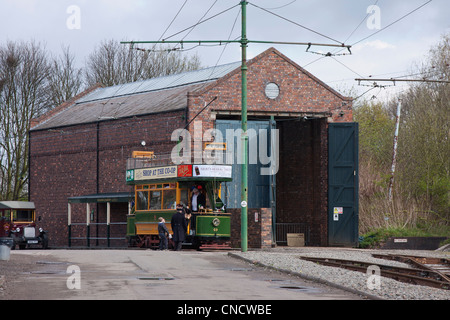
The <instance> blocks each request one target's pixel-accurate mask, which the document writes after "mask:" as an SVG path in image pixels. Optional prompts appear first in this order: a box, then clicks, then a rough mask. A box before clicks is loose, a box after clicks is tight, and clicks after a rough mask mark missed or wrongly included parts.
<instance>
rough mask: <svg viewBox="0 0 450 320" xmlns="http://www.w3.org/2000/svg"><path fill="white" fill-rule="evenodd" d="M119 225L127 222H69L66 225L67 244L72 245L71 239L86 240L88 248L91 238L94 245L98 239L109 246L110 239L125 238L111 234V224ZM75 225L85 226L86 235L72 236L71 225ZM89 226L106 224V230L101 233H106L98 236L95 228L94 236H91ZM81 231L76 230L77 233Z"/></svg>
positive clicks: (124, 238) (97, 244)
mask: <svg viewBox="0 0 450 320" xmlns="http://www.w3.org/2000/svg"><path fill="white" fill-rule="evenodd" d="M121 225H125V226H126V225H127V222H110V223H109V224H108V223H106V222H105V223H101V222H100V223H98V222H92V223H89V224H86V222H84V223H71V224H70V225H68V245H69V248H70V247H72V241H74V240H75V241H85V242H86V247H88V248H90V247H91V240H96V241H97V243H96V246H99V243H98V240H106V245H107V247H108V248H109V247H111V240H126V237H125V236H123V237H119V236H111V226H121ZM76 226H85V227H86V230H85V235H86V236H84V237H83V236H75V237H74V236H72V234H73V233H74V230H73V227H76ZM91 226H106V231H104V232H103V234H105V233H106V235H104V236H98V235H99V232H98V231H97V230H96V232H95V233H96V236H92V235H91V231H92V230H91ZM82 233H83V232H82V231H81V232H77V234H78V235H81V234H82Z"/></svg>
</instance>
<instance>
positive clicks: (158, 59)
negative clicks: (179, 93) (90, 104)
mask: <svg viewBox="0 0 450 320" xmlns="http://www.w3.org/2000/svg"><path fill="white" fill-rule="evenodd" d="M199 68H200V60H199V57H198V56H197V55H194V56H192V57H188V56H183V55H182V53H180V52H174V51H170V50H165V49H164V48H160V49H157V50H154V51H145V50H144V51H141V50H135V49H132V48H130V47H129V46H125V45H121V44H120V43H119V42H117V41H115V40H109V41H103V42H102V43H101V44H100V46H99V47H98V48H96V49H95V50H94V52H93V53H92V54H91V55H89V57H88V59H87V62H86V68H85V77H86V82H87V84H88V85H89V86H91V85H94V84H95V83H102V84H104V85H105V86H113V85H117V84H122V83H127V82H134V81H139V80H145V79H150V78H154V77H159V76H165V75H169V74H173V73H179V72H183V71H190V70H196V69H199Z"/></svg>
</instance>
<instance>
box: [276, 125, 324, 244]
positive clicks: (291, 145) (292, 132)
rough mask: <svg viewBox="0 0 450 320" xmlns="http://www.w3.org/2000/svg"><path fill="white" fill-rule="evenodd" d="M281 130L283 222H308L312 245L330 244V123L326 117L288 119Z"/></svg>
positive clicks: (279, 178)
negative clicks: (328, 170) (328, 236)
mask: <svg viewBox="0 0 450 320" xmlns="http://www.w3.org/2000/svg"><path fill="white" fill-rule="evenodd" d="M278 128H279V130H280V150H282V153H281V154H280V169H279V171H278V174H277V178H276V179H277V213H276V221H277V222H279V223H307V224H308V226H309V227H310V244H311V245H316V246H317V245H320V246H325V245H327V201H328V195H327V190H328V183H327V181H328V175H327V165H328V161H327V130H326V128H327V123H326V119H321V120H307V121H286V122H280V123H278Z"/></svg>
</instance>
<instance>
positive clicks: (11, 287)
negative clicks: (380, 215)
mask: <svg viewBox="0 0 450 320" xmlns="http://www.w3.org/2000/svg"><path fill="white" fill-rule="evenodd" d="M0 275H4V277H3V278H4V280H5V281H4V285H3V289H2V290H1V291H0V300H3V299H6V300H15V299H27V300H29V299H30V300H33V299H39V300H61V299H62V300H100V299H101V300H119V299H120V300H186V301H188V300H201V301H204V300H226V301H230V300H231V301H236V300H254V301H255V300H258V301H260V300H322V299H325V300H336V299H347V300H349V299H351V300H359V299H361V297H359V296H358V295H355V294H352V293H348V292H345V291H341V290H339V289H336V288H331V287H327V286H325V285H322V284H318V283H314V282H309V281H306V280H303V279H300V278H298V277H294V276H289V275H286V274H283V273H280V272H277V271H274V270H266V269H263V268H261V267H256V266H254V265H252V264H249V263H246V262H244V261H241V260H239V259H235V258H232V257H230V256H228V254H227V252H217V251H216V252H198V251H182V252H174V251H153V250H23V251H19V250H16V251H11V259H10V261H0ZM185 311H186V310H185Z"/></svg>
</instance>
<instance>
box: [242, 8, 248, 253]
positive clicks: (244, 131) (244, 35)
mask: <svg viewBox="0 0 450 320" xmlns="http://www.w3.org/2000/svg"><path fill="white" fill-rule="evenodd" d="M241 6H242V10H241V11H242V37H241V48H242V67H241V71H242V79H241V82H242V93H241V95H242V106H241V108H242V111H241V122H242V137H241V139H242V157H243V159H242V160H243V161H242V170H241V251H242V252H247V245H248V234H247V231H248V226H247V205H248V135H247V46H248V39H247V1H241Z"/></svg>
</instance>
